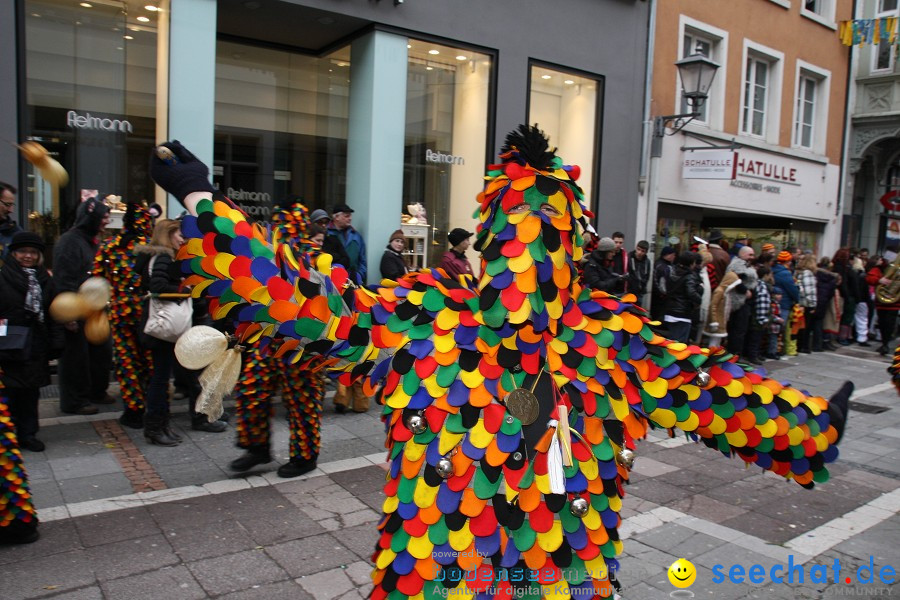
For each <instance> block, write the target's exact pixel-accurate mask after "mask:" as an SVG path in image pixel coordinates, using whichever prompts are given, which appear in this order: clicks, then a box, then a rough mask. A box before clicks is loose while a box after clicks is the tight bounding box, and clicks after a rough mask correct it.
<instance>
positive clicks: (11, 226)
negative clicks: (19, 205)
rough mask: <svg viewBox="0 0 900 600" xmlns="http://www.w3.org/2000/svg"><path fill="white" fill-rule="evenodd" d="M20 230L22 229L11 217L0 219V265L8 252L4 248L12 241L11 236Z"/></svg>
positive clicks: (0, 265)
mask: <svg viewBox="0 0 900 600" xmlns="http://www.w3.org/2000/svg"><path fill="white" fill-rule="evenodd" d="M20 231H22V228H21V227H19V225H18V224H17V223H16V222H15V221H13V220H12V219H10V218H6V219H4V220H2V221H0V267H2V266H3V261H5V260H6V256H7V254H9V251H8V250H7V249H6V248H7V246H9V245H10V243H12V239H13V236H14V235H16V234H17V233H18V232H20Z"/></svg>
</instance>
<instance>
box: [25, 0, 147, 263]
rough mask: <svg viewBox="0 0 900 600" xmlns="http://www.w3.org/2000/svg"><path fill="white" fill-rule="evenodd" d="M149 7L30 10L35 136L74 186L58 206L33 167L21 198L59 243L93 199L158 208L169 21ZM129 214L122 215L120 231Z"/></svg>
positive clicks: (44, 2)
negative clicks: (164, 35)
mask: <svg viewBox="0 0 900 600" xmlns="http://www.w3.org/2000/svg"><path fill="white" fill-rule="evenodd" d="M145 4H147V3H146V2H138V1H136V0H127V1H126V0H105V1H103V2H81V3H79V2H73V1H71V0H26V1H25V2H24V6H25V48H26V54H25V63H26V96H27V105H28V109H27V114H26V115H25V122H24V131H25V132H26V135H25V137H27V138H28V139H32V140H35V141H37V142H40V143H41V144H42V145H43V146H44V147H45V148H47V150H48V151H50V153H51V154H52V155H53V156H54V158H56V159H57V160H58V161H59V162H60V163H61V164H62V165H63V167H65V169H66V171H68V173H69V184H68V186H66V187H65V188H63V189H62V190H61V193H60V196H59V198H54V197H53V194H52V192H51V190H50V186H49V185H48V184H47V183H46V182H44V181H43V180H42V179H41V177H40V174H39V173H37V171H36V170H34V169H33V167H31V165H27V168H28V169H29V171H28V172H27V174H26V176H27V188H26V189H25V190H21V193H20V198H22V200H23V202H24V203H25V204H26V206H27V210H28V220H29V228H30V229H32V230H33V231H37V232H39V233H40V234H42V235H43V236H44V237H46V238H47V239H49V240H53V239H55V238H56V237H57V236H58V234H59V233H60V232H61V231H63V230H65V229H66V228H68V226H69V225H71V223H72V222H73V220H74V214H75V209H76V208H77V205H78V203H80V202H81V200H82V198H83V197H87V196H92V195H98V194H100V195H102V196H106V195H108V194H112V195H116V196H121V197H122V200H133V199H137V200H141V199H143V200H148V201H150V202H152V201H153V184H152V182H151V181H150V178H149V177H148V175H147V157H148V156H149V152H150V149H151V148H152V146H153V143H154V138H155V126H156V119H155V111H156V45H157V35H156V29H157V22H158V19H159V18H160V14H159V13H157V12H155V11H148V10H146V9H145V8H144V5H145ZM114 208H116V209H118V208H119V206H115V207H114ZM121 214H122V213H121V212H120V211H119V210H115V211H114V213H113V223H112V226H113V227H115V225H116V224H117V222H118V223H121V221H117V219H118V218H119V217H121ZM48 254H49V253H48Z"/></svg>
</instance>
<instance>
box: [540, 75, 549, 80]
mask: <svg viewBox="0 0 900 600" xmlns="http://www.w3.org/2000/svg"><path fill="white" fill-rule="evenodd" d="M550 77H551V76H550V75H541V79H550Z"/></svg>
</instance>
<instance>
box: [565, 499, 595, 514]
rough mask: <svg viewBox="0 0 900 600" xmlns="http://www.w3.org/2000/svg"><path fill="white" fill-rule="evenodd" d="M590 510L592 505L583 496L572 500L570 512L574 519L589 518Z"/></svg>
mask: <svg viewBox="0 0 900 600" xmlns="http://www.w3.org/2000/svg"><path fill="white" fill-rule="evenodd" d="M590 509H591V505H590V504H588V501H587V500H585V499H584V498H582V497H581V496H575V497H574V498H572V502H570V503H569V512H570V513H572V516H573V517H578V518H579V519H583V518H584V517H585V516H587V514H588V511H589V510H590Z"/></svg>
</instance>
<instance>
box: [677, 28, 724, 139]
mask: <svg viewBox="0 0 900 600" xmlns="http://www.w3.org/2000/svg"><path fill="white" fill-rule="evenodd" d="M682 42H683V46H682V52H681V57H682V58H686V57H688V56H691V55H693V54H702V55H703V56H705V57H706V58H710V59H712V60H715V56H714V49H715V47H716V43H717V40H714V39H713V38H712V37H709V36H705V35H703V34H701V33H697V32H694V31H690V30H688V29H685V31H684V37H683V39H682ZM691 110H692V109H691V107H689V106H688V103H687V99H686V98H685V97H684V96H682V97H681V112H682V113H689V112H691ZM697 112H698V113H700V114H699V115H698V116H697V117H695V118H694V120H695V121H698V122H700V123H708V122H709V118H708V116H707V115H708V114H709V98H707V100H706V102H704V103H703V105H702V106H701V107H700V108H698V109H697Z"/></svg>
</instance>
